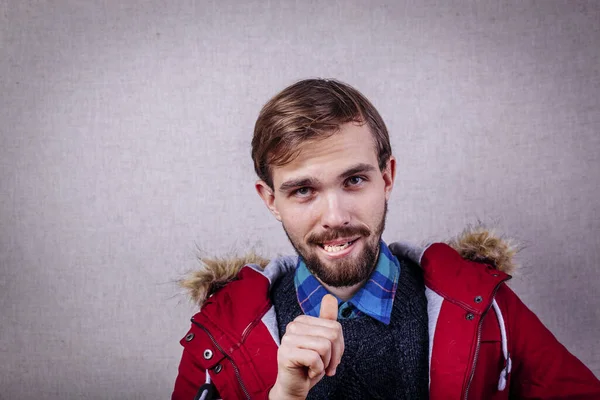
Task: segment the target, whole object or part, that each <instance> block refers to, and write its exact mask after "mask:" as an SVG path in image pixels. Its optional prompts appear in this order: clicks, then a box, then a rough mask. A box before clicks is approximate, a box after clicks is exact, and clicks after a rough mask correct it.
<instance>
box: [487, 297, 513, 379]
mask: <svg viewBox="0 0 600 400" xmlns="http://www.w3.org/2000/svg"><path fill="white" fill-rule="evenodd" d="M492 306H493V307H494V311H495V312H496V317H497V318H498V324H499V325H500V337H501V341H502V354H503V355H504V364H505V367H504V368H503V369H502V371H500V379H499V380H498V390H499V391H503V390H504V389H506V383H507V381H508V374H510V370H511V369H512V360H511V359H510V354H509V353H508V339H507V337H506V326H505V325H504V317H502V312H501V311H500V307H498V303H496V299H494V300H493V301H492Z"/></svg>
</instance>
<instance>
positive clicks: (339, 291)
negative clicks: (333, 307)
mask: <svg viewBox="0 0 600 400" xmlns="http://www.w3.org/2000/svg"><path fill="white" fill-rule="evenodd" d="M317 280H318V281H319V282H321V285H323V287H324V288H325V289H327V291H328V292H329V293H331V294H333V295H334V296H335V297H337V298H338V299H340V300H342V301H348V300H350V299H351V298H352V297H354V295H355V294H356V292H358V290H359V289H360V288H361V287H362V286H363V285H364V284H365V282H366V280H365V281H362V282H360V283H357V284H356V285H352V286H342V287H333V286H329V285H326V284H325V283H323V282H322V281H321V280H320V279H319V278H317Z"/></svg>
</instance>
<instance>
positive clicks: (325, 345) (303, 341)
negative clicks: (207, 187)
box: [282, 333, 333, 368]
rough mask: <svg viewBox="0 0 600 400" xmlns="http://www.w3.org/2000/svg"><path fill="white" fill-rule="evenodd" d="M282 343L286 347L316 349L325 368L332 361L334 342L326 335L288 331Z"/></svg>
mask: <svg viewBox="0 0 600 400" xmlns="http://www.w3.org/2000/svg"><path fill="white" fill-rule="evenodd" d="M283 342H285V343H283ZM282 344H284V345H285V347H284V349H287V348H300V349H306V350H313V351H316V352H317V353H319V356H320V357H321V360H322V361H323V366H324V368H327V366H328V365H329V363H330V361H331V354H332V352H333V349H332V347H333V344H332V343H331V341H330V340H329V339H327V338H325V337H322V336H310V335H296V334H293V333H286V335H285V336H284V337H283V339H282Z"/></svg>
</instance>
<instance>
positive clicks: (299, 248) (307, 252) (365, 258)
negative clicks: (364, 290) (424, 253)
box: [283, 201, 387, 288]
mask: <svg viewBox="0 0 600 400" xmlns="http://www.w3.org/2000/svg"><path fill="white" fill-rule="evenodd" d="M386 215H387V201H386V202H385V207H384V210H383V214H382V216H381V218H380V220H379V222H378V224H377V225H376V226H375V229H374V230H373V231H372V230H371V229H369V228H368V227H366V226H343V227H340V228H337V229H330V230H327V231H325V232H323V233H321V234H310V235H309V236H308V237H307V239H306V243H307V244H306V245H304V244H303V243H301V242H300V241H299V240H298V241H296V240H294V239H292V237H291V236H290V235H289V233H288V231H287V229H286V228H285V225H283V230H284V231H285V233H286V235H287V237H288V239H289V241H290V243H291V244H292V246H294V249H295V250H296V252H297V253H298V255H299V256H300V257H302V259H303V260H304V262H305V263H306V267H307V268H308V270H309V271H310V272H311V273H312V274H313V275H314V276H316V277H317V278H318V279H319V280H320V281H321V282H322V283H324V284H326V285H328V286H331V287H336V288H338V287H347V286H353V285H356V284H359V283H361V282H364V281H366V280H367V279H368V278H369V276H371V274H372V273H373V270H374V269H375V266H376V265H377V260H378V258H379V243H380V241H381V235H382V234H383V231H384V229H385V218H386ZM356 236H358V237H359V238H363V239H365V241H364V248H363V250H362V251H361V252H360V254H358V255H357V256H356V257H352V258H350V257H344V258H342V259H340V260H330V261H329V264H330V265H326V264H325V263H323V262H322V261H321V259H320V258H319V254H318V250H317V249H314V250H313V249H312V248H314V247H316V246H320V244H321V243H324V242H327V241H331V240H335V239H338V238H342V237H356ZM353 245H354V244H353Z"/></svg>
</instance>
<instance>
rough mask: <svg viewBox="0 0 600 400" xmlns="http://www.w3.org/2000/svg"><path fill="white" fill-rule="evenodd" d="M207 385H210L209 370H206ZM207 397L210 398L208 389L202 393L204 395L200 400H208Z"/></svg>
mask: <svg viewBox="0 0 600 400" xmlns="http://www.w3.org/2000/svg"><path fill="white" fill-rule="evenodd" d="M206 383H207V384H210V375H209V374H208V370H206ZM206 396H208V389H205V390H204V391H203V392H202V395H201V396H200V398H199V399H198V400H206Z"/></svg>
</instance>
